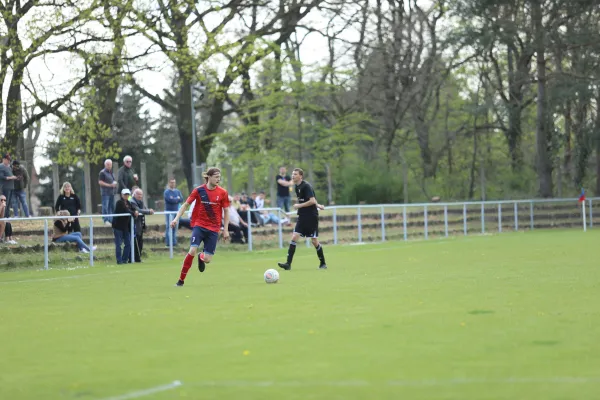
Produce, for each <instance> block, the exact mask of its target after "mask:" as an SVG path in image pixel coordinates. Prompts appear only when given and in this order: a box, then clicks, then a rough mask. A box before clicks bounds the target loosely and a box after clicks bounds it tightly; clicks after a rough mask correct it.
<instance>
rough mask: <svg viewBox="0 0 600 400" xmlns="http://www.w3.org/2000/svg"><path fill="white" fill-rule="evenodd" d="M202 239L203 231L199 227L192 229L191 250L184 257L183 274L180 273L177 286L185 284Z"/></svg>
mask: <svg viewBox="0 0 600 400" xmlns="http://www.w3.org/2000/svg"><path fill="white" fill-rule="evenodd" d="M201 241H202V231H201V230H200V228H199V227H194V229H192V238H191V239H190V250H189V251H188V253H187V254H186V255H185V258H184V259H183V265H182V266H181V274H180V275H179V280H178V281H177V283H176V286H183V284H184V282H185V277H186V276H187V273H188V271H189V270H190V268H191V267H192V264H193V262H194V257H196V253H197V252H198V246H199V245H200V242H201Z"/></svg>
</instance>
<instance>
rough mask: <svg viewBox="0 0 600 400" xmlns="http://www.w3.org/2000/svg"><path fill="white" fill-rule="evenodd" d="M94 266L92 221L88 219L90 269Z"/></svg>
mask: <svg viewBox="0 0 600 400" xmlns="http://www.w3.org/2000/svg"><path fill="white" fill-rule="evenodd" d="M93 266H94V219H93V218H92V217H90V267H93Z"/></svg>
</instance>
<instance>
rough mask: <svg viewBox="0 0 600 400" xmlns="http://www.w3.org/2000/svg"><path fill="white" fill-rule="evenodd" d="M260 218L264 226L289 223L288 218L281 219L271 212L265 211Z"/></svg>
mask: <svg viewBox="0 0 600 400" xmlns="http://www.w3.org/2000/svg"><path fill="white" fill-rule="evenodd" d="M260 218H262V220H263V224H264V225H267V224H280V223H281V224H285V223H287V222H288V221H289V220H288V219H287V218H279V217H278V216H277V215H275V214H273V213H271V212H269V211H263V212H262V213H261V214H260Z"/></svg>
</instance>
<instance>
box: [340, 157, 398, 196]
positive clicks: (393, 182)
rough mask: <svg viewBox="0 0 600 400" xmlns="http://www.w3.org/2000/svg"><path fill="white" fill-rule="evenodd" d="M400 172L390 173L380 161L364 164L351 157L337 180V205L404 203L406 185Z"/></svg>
mask: <svg viewBox="0 0 600 400" xmlns="http://www.w3.org/2000/svg"><path fill="white" fill-rule="evenodd" d="M399 172H401V171H398V170H390V169H388V168H387V167H386V165H385V164H384V163H383V162H381V161H379V162H375V163H365V162H364V161H362V160H360V159H359V158H358V157H356V156H349V157H347V159H346V160H345V161H344V165H343V166H342V169H341V170H340V171H337V173H336V176H337V179H336V181H338V184H337V185H336V190H337V191H338V192H339V195H337V196H336V203H337V204H358V203H361V202H364V203H366V204H386V203H387V204H389V203H402V199H403V193H402V192H403V181H402V174H401V173H399Z"/></svg>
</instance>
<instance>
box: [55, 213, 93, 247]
mask: <svg viewBox="0 0 600 400" xmlns="http://www.w3.org/2000/svg"><path fill="white" fill-rule="evenodd" d="M56 215H58V216H62V217H67V218H64V219H57V220H55V221H54V229H53V232H52V241H53V242H56V243H70V242H73V243H76V244H77V248H78V249H79V251H80V252H82V253H89V252H90V248H89V247H88V246H87V245H86V244H85V243H84V242H83V239H82V238H81V232H72V233H68V232H70V231H71V230H72V229H71V223H72V222H73V220H74V219H75V218H68V217H69V216H70V215H71V213H69V211H67V210H60V211H58V212H57V213H56ZM93 249H94V250H96V246H94V247H93Z"/></svg>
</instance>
